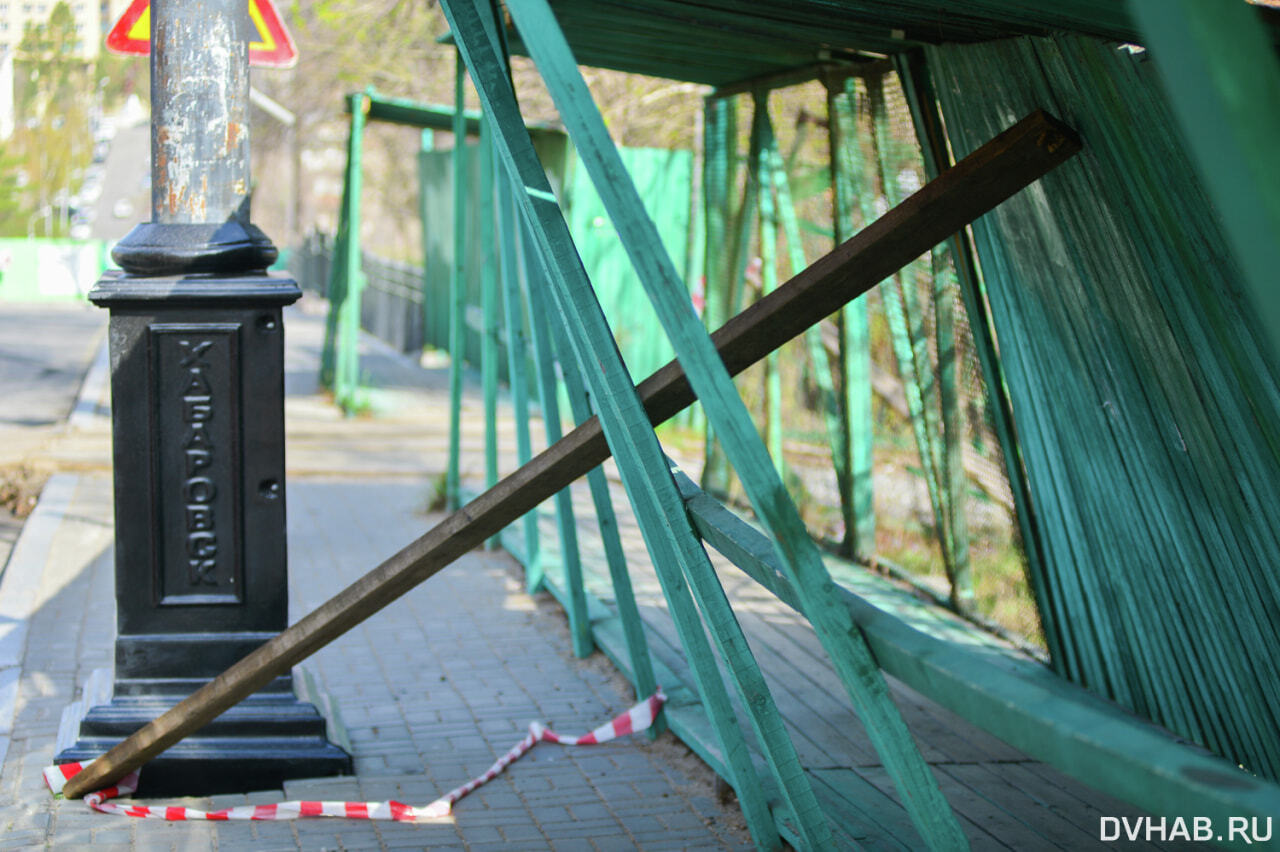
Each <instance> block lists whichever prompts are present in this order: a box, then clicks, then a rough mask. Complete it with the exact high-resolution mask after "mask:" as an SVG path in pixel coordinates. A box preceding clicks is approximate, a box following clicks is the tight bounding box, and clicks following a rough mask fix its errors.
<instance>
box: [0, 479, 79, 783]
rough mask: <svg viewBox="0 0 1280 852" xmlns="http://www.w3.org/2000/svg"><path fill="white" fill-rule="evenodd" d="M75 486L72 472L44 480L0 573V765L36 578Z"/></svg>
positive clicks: (36, 588) (33, 603)
mask: <svg viewBox="0 0 1280 852" xmlns="http://www.w3.org/2000/svg"><path fill="white" fill-rule="evenodd" d="M79 485H80V477H79V476H77V475H76V474H70V473H60V474H54V475H53V476H52V477H50V478H49V481H48V482H47V483H45V486H44V490H43V491H41V492H40V499H39V501H38V502H37V503H36V508H35V511H33V512H32V513H31V516H30V517H29V518H27V522H26V524H24V525H23V527H22V533H21V534H20V535H19V536H18V541H17V543H15V544H14V546H13V550H12V551H11V552H10V554H9V563H8V565H7V566H5V569H4V574H3V575H0V766H3V765H4V759H5V756H6V755H7V753H8V751H9V737H10V735H11V734H12V733H13V719H14V713H15V711H16V709H17V708H16V705H17V699H18V680H19V678H20V677H21V675H22V658H23V656H24V654H25V652H26V647H27V631H28V628H29V626H30V622H31V613H32V611H33V610H34V609H35V607H36V605H37V594H38V592H39V589H40V579H41V577H42V576H43V575H44V567H45V564H46V563H47V562H48V560H49V549H50V547H51V546H52V544H53V538H54V535H55V534H56V533H57V531H58V528H59V527H60V526H62V519H63V517H65V516H66V514H67V511H68V509H69V508H70V504H71V498H72V497H73V496H74V495H75V492H76V489H77V488H78V487H79Z"/></svg>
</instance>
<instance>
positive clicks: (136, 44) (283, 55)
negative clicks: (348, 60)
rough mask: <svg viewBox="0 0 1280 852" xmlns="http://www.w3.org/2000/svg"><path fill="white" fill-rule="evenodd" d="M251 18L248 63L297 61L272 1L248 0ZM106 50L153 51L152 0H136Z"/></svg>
mask: <svg viewBox="0 0 1280 852" xmlns="http://www.w3.org/2000/svg"><path fill="white" fill-rule="evenodd" d="M249 20H250V21H251V22H252V23H253V30H254V33H255V37H254V39H253V41H251V42H249V64H250V65H262V66H266V67H269V68H288V67H289V66H291V65H293V64H294V63H295V62H297V61H298V49H297V48H296V47H294V46H293V39H292V38H290V37H289V31H288V30H286V29H285V28H284V22H283V21H281V20H280V15H279V13H278V12H276V7H275V6H274V5H273V4H272V2H271V0H249ZM107 49H108V50H110V51H112V52H114V53H135V54H140V55H146V54H148V53H150V52H151V0H133V2H132V3H130V4H129V8H128V9H125V10H124V14H123V15H121V16H120V20H118V21H116V25H115V26H114V27H112V28H111V32H109V33H107Z"/></svg>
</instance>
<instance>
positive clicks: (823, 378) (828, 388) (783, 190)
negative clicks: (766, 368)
mask: <svg viewBox="0 0 1280 852" xmlns="http://www.w3.org/2000/svg"><path fill="white" fill-rule="evenodd" d="M761 107H762V112H761V127H762V131H761V132H762V138H761V154H762V156H763V157H764V160H765V162H766V163H767V164H768V166H769V168H768V169H767V171H768V172H769V177H770V189H772V190H773V193H774V196H775V198H776V200H777V209H778V215H779V219H780V220H781V222H782V233H783V235H784V236H785V237H786V238H787V254H788V255H789V259H790V261H791V274H792V275H798V274H800V273H801V272H803V271H804V270H805V268H806V267H807V266H808V265H809V264H808V263H807V262H806V261H805V257H804V244H803V242H802V241H801V237H800V225H799V222H797V220H796V208H795V204H794V203H793V202H792V199H791V185H790V181H789V180H788V179H787V170H786V166H785V165H784V163H783V160H782V154H781V152H779V151H778V141H777V138H776V137H775V136H774V133H773V121H772V120H771V119H770V118H769V109H768V102H767V101H765V102H763V103H762V104H761ZM804 339H805V346H806V348H807V349H808V352H809V361H810V363H811V364H812V365H813V378H814V381H815V382H816V383H817V385H818V396H819V399H820V400H821V405H822V419H823V422H824V423H825V424H826V427H827V441H828V443H829V444H830V448H831V465H832V467H833V468H834V469H835V472H836V484H837V487H838V490H839V492H840V507H841V512H842V514H843V515H844V516H845V517H849V515H850V512H851V503H852V499H853V497H852V494H851V492H850V482H849V476H848V467H849V461H848V459H849V445H848V441H847V440H846V438H845V435H844V429H843V428H842V418H841V416H840V404H839V402H837V400H836V392H835V388H834V386H833V385H832V382H831V360H830V359H829V358H828V357H827V349H826V346H825V345H824V344H823V342H822V327H821V325H814V326H810V328H809V329H808V330H807V331H806V332H805V333H804Z"/></svg>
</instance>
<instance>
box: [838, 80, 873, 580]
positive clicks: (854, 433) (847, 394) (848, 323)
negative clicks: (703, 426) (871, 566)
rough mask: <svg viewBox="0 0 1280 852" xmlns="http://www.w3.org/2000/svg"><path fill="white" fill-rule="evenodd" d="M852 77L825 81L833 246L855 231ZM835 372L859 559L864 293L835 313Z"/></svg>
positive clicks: (868, 493) (868, 510) (866, 530)
mask: <svg viewBox="0 0 1280 852" xmlns="http://www.w3.org/2000/svg"><path fill="white" fill-rule="evenodd" d="M855 86H856V83H855V79H854V78H853V77H846V78H844V79H843V80H833V81H828V82H827V127H828V144H829V145H830V150H831V154H830V159H831V188H832V200H833V206H834V211H833V212H834V215H833V216H832V224H833V225H834V233H835V242H836V245H839V244H840V243H842V242H844V241H845V240H847V239H849V238H850V237H852V236H853V234H854V227H853V205H854V177H853V176H854V175H855V174H856V173H857V163H858V162H859V161H860V158H861V154H860V151H859V149H858V145H859V142H858V134H857V125H856V124H855V123H854V104H855V103H856V97H857V91H856V89H855ZM840 374H841V378H842V384H843V385H844V393H843V394H842V396H841V409H842V411H843V414H844V417H843V422H842V424H841V429H842V431H843V433H844V440H845V442H846V446H847V447H848V448H849V449H848V453H847V454H846V455H845V457H844V462H845V464H846V465H847V467H846V468H845V472H844V475H845V480H846V481H847V482H848V487H849V500H848V502H847V503H843V502H842V504H841V508H842V510H843V512H844V522H845V535H844V541H843V542H842V547H843V549H844V550H845V552H846V553H847V554H849V555H852V556H854V557H855V558H858V559H870V558H871V557H872V556H874V555H875V552H876V513H875V491H874V485H873V479H872V444H873V432H872V423H873V419H872V410H871V330H870V323H869V319H868V316H867V297H866V296H865V295H863V296H859V297H858V298H857V299H854V300H853V301H852V302H850V303H849V304H848V305H845V307H844V308H843V309H842V310H841V312H840Z"/></svg>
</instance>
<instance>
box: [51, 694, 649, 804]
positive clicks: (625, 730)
mask: <svg viewBox="0 0 1280 852" xmlns="http://www.w3.org/2000/svg"><path fill="white" fill-rule="evenodd" d="M666 700H667V697H666V696H665V695H664V694H663V693H662V690H661V689H659V690H658V691H657V692H655V693H654V694H653V695H651V696H649V697H648V698H647V699H645V700H644V701H642V702H640V703H639V704H637V705H636V706H634V707H632V708H631V709H630V710H628V711H627V712H625V713H623V714H621V715H619V716H618V717H616V718H615V719H613V720H612V721H610V722H607V723H606V724H603V725H601V726H600V727H598V728H596V729H595V730H594V731H591V732H590V733H587V734H583V735H582V736H578V737H566V736H563V735H561V734H557V733H556V732H555V731H553V730H551V729H550V728H548V727H545V726H544V725H542V724H541V723H539V722H530V723H529V734H528V735H527V736H526V737H525V738H524V739H522V740H521V741H520V742H518V743H516V744H515V745H514V746H512V747H511V750H510V751H508V752H507V753H506V754H504V755H503V756H502V757H500V758H498V760H497V761H496V762H495V763H494V764H493V766H490V767H489V768H488V770H486V771H485V773H484V774H483V775H481V776H480V777H478V778H475V779H472V780H471V781H468V782H467V783H466V784H463V785H462V786H461V787H457V788H455V789H453V790H450V791H449V792H448V793H445V794H444V795H443V796H441V797H440V798H438V799H436V800H435V801H434V802H432V803H431V804H429V805H425V806H423V807H413V806H411V805H406V804H403V803H401V802H300V801H299V802H278V803H277V804H274V805H241V806H240V807H235V808H224V809H223V810H220V811H200V810H196V809H195V808H186V807H156V806H149V805H125V804H119V803H117V802H112V801H110V800H111V799H114V798H117V797H119V796H124V795H127V794H129V793H132V792H134V791H135V790H137V789H138V772H137V770H134V771H133V772H131V773H129V774H128V775H126V776H125V777H124V778H122V779H120V780H119V781H117V782H116V785H115V786H114V787H108V788H107V789H105V790H99V791H98V792H96V793H90V794H89V795H87V796H85V797H84V800H85V802H86V803H87V804H88V805H89V807H91V808H93V809H94V810H95V811H101V812H102V813H104V814H119V815H121V816H130V817H138V818H142V819H164V820H215V821H221V820H233V819H237V820H240V819H254V820H269V819H298V818H300V817H343V818H346V819H389V820H396V821H398V822H416V821H418V820H425V819H436V818H439V817H444V816H448V815H449V814H450V812H451V811H452V810H453V806H454V804H456V803H457V802H458V800H459V799H461V798H462V797H463V796H465V795H467V794H468V793H470V792H471V791H472V790H475V789H476V788H477V787H479V786H481V785H482V784H486V783H488V782H489V781H492V780H493V779H494V778H496V777H497V776H498V775H499V774H500V773H501V772H502V770H504V769H506V768H507V767H508V766H510V765H511V764H512V763H514V762H515V761H516V760H518V759H520V758H521V757H522V756H523V755H524V754H525V753H526V752H527V751H529V749H531V748H533V747H534V746H535V745H537V744H538V743H560V744H561V745H595V744H596V743H603V742H608V741H609V740H612V739H615V738H616V737H621V736H626V735H627V734H632V733H637V732H639V731H643V730H645V729H646V728H648V727H649V726H650V725H652V724H653V720H654V719H655V718H656V717H657V715H658V711H659V710H660V709H661V708H662V704H663V702H664V701H666ZM92 762H93V761H87V762H85V763H64V764H62V765H60V766H50V767H49V768H48V769H46V770H45V771H44V780H45V783H46V784H48V785H49V789H50V790H51V791H53V793H54V794H55V795H57V794H59V793H61V792H62V787H63V785H65V784H66V783H67V780H68V779H69V778H71V777H72V776H73V775H75V774H76V773H77V772H79V771H80V770H82V769H84V767H86V766H88V765H89V764H90V763H92Z"/></svg>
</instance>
